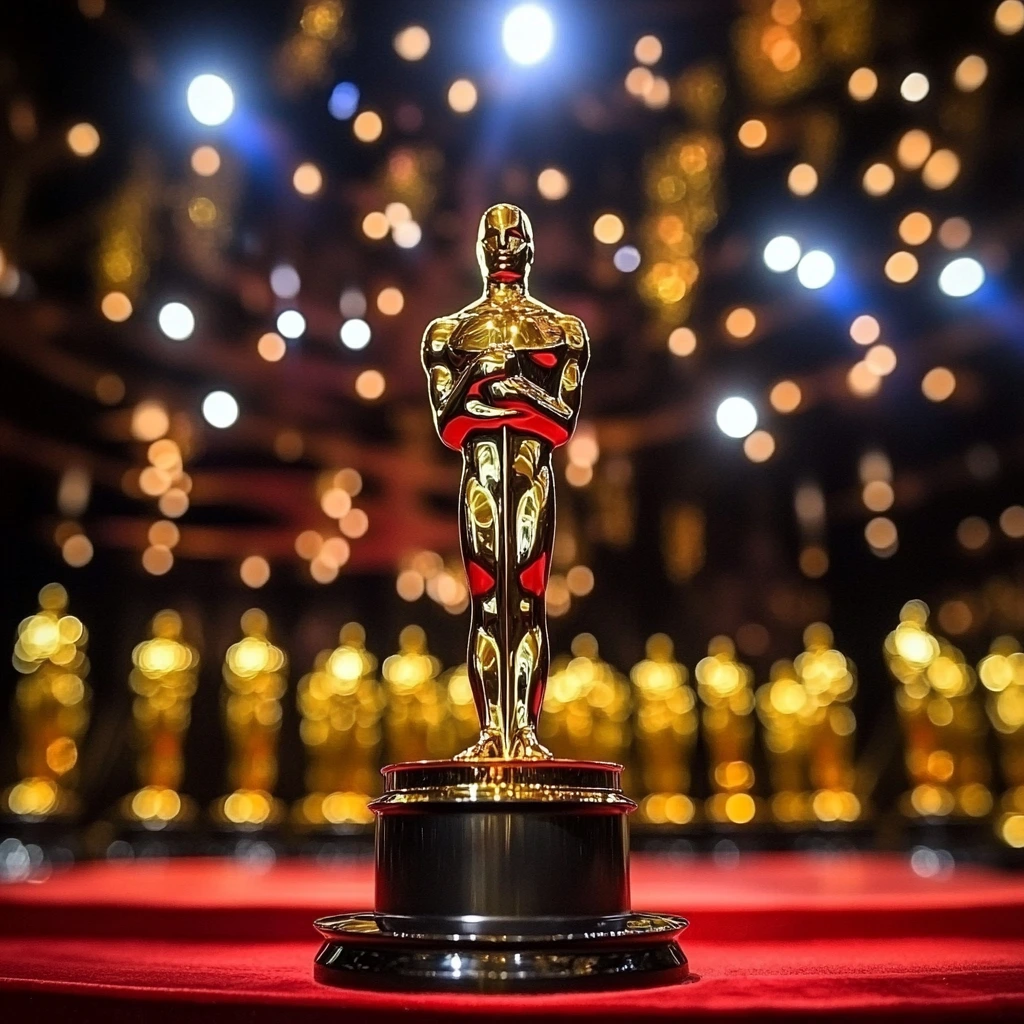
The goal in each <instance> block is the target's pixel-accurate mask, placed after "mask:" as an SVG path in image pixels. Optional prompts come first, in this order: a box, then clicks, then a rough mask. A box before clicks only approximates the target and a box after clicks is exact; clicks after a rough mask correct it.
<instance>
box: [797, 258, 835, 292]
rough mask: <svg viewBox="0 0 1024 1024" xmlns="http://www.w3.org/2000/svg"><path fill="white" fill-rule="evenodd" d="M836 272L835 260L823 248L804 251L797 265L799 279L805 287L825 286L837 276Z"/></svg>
mask: <svg viewBox="0 0 1024 1024" xmlns="http://www.w3.org/2000/svg"><path fill="white" fill-rule="evenodd" d="M835 272H836V265H835V261H834V260H833V259H832V257H831V256H829V254H828V253H827V252H824V251H823V250H821V249H812V250H811V251H810V252H808V253H804V255H803V256H802V257H801V258H800V262H799V263H798V264H797V265H796V276H797V280H798V281H799V282H800V283H801V284H802V285H803V286H804V287H805V288H811V289H817V288H824V287H825V285H827V284H828V283H829V281H831V280H832V278H833V277H834V276H835Z"/></svg>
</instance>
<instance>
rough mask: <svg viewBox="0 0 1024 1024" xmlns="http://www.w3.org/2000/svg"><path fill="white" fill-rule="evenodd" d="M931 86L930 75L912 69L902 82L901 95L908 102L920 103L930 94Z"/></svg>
mask: <svg viewBox="0 0 1024 1024" xmlns="http://www.w3.org/2000/svg"><path fill="white" fill-rule="evenodd" d="M930 88H931V85H930V83H929V82H928V76H927V75H924V74H922V73H921V72H920V71H911V72H910V74H909V75H907V77H906V78H904V79H903V81H902V82H900V95H901V96H902V97H903V98H904V99H905V100H906V101H907V102H908V103H920V102H921V100H923V99H924V98H925V96H927V95H928V90H929V89H930Z"/></svg>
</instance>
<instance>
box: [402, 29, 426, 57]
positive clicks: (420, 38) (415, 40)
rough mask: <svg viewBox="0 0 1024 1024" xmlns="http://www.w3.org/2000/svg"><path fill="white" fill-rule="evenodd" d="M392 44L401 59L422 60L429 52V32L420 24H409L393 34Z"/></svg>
mask: <svg viewBox="0 0 1024 1024" xmlns="http://www.w3.org/2000/svg"><path fill="white" fill-rule="evenodd" d="M394 46H395V53H397V54H398V56H399V57H401V58H402V60H410V61H416V60H423V58H424V57H426V55H427V54H428V53H429V52H430V33H429V32H428V31H427V30H426V29H425V28H424V27H423V26H422V25H409V26H408V27H407V28H403V29H402V31H401V32H399V33H398V34H397V35H396V36H395V38H394Z"/></svg>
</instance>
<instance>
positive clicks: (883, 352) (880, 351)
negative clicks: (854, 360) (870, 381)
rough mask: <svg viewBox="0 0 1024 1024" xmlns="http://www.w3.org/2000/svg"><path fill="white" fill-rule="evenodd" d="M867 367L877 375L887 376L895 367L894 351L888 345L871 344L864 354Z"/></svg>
mask: <svg viewBox="0 0 1024 1024" xmlns="http://www.w3.org/2000/svg"><path fill="white" fill-rule="evenodd" d="M864 362H865V363H866V364H867V367H868V369H869V370H870V371H871V372H872V373H874V374H876V375H877V376H879V377H888V376H889V374H890V373H892V371H893V370H895V369H896V353H895V352H894V351H893V350H892V349H891V348H890V347H889V346H888V345H873V346H872V347H871V348H869V349H868V350H867V352H866V353H865V354H864Z"/></svg>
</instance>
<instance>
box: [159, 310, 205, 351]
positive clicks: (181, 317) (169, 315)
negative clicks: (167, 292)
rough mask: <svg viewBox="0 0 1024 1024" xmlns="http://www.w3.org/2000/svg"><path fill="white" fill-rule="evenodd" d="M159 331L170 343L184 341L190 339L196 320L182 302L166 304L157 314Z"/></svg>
mask: <svg viewBox="0 0 1024 1024" xmlns="http://www.w3.org/2000/svg"><path fill="white" fill-rule="evenodd" d="M157 323H159V324H160V330H161V331H163V332H164V334H166V335H167V337H168V338H170V339H171V340H172V341H184V340H185V339H186V338H190V337H192V332H193V331H194V330H195V329H196V318H195V317H194V316H193V315H192V310H191V309H189V308H188V306H186V305H185V303H184V302H168V303H167V304H166V305H165V306H163V307H161V309H160V312H159V313H158V314H157Z"/></svg>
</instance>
